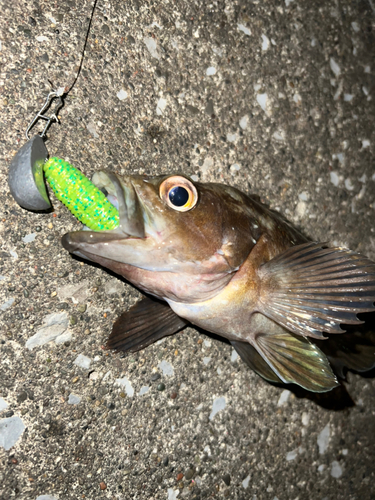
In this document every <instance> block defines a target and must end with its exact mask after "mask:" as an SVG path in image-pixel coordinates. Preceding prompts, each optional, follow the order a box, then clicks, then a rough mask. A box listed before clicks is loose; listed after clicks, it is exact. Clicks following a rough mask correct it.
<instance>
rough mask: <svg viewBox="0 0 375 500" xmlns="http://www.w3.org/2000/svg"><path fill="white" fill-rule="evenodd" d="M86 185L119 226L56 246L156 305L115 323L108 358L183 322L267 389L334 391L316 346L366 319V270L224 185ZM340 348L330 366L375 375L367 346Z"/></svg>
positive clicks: (143, 305) (373, 283)
mask: <svg viewBox="0 0 375 500" xmlns="http://www.w3.org/2000/svg"><path fill="white" fill-rule="evenodd" d="M93 182H94V183H95V184H97V185H98V186H99V187H105V189H106V191H107V192H108V193H109V194H111V195H112V196H115V197H116V198H117V202H118V206H119V216H120V225H119V228H118V229H117V230H116V231H113V232H111V233H98V232H87V231H78V232H74V233H68V234H66V235H64V237H63V240H62V243H63V246H64V247H65V248H66V249H67V250H69V251H70V252H72V253H75V254H78V255H80V256H81V257H85V256H86V257H88V258H89V259H90V260H91V261H94V262H98V263H99V264H101V265H103V266H104V267H107V268H109V269H111V270H112V271H114V272H116V273H117V274H119V275H121V276H123V277H125V278H126V279H127V280H129V281H130V282H132V283H134V284H135V285H136V286H137V287H138V288H140V289H141V290H143V291H145V292H147V293H149V294H151V295H152V296H153V297H156V298H157V299H161V300H159V301H158V300H151V299H149V298H145V299H143V300H142V301H140V302H139V303H138V304H136V305H135V306H134V307H132V308H131V309H130V310H129V311H127V312H126V313H124V314H123V315H122V316H120V318H119V319H118V320H117V322H116V323H115V325H114V328H113V331H112V334H111V336H110V337H109V339H108V341H107V347H108V348H111V349H117V350H123V351H127V350H128V351H137V350H139V349H141V348H143V347H146V346H147V345H149V344H151V343H153V342H155V341H156V340H158V339H160V338H162V337H165V336H166V335H171V334H173V333H175V332H177V331H178V330H181V329H182V328H184V327H185V326H186V325H187V324H189V323H191V324H194V325H197V326H199V327H201V328H204V329H205V330H208V331H210V332H213V333H216V334H219V335H221V336H223V337H225V338H227V339H228V340H229V341H230V342H231V344H232V345H233V347H234V348H235V349H236V350H237V352H238V353H239V354H240V356H241V358H242V359H243V360H244V361H245V362H246V363H247V364H248V365H249V366H250V367H251V368H252V369H253V370H254V371H256V372H257V373H258V374H260V375H261V376H262V377H264V378H265V379H267V380H269V381H272V382H282V383H295V384H298V385H300V386H302V387H304V388H305V389H308V390H310V391H314V392H325V391H328V390H330V389H332V388H334V387H335V386H336V385H337V384H338V382H337V379H336V376H335V374H334V373H333V371H332V369H331V366H330V363H329V360H330V361H331V362H334V361H335V360H334V358H335V356H336V354H335V355H332V351H329V352H328V354H327V356H329V360H328V358H327V356H326V355H325V354H324V352H323V350H324V349H323V347H322V344H323V345H324V344H328V343H330V342H334V341H335V339H342V338H343V336H341V335H336V334H339V333H342V332H343V330H342V329H341V327H340V324H341V323H344V324H357V323H359V322H360V321H359V320H358V318H357V316H356V314H357V313H362V312H366V311H372V310H374V301H375V263H374V262H372V261H370V260H369V259H367V258H366V257H364V256H361V255H359V254H357V253H355V252H351V251H350V250H348V249H345V248H340V247H333V248H330V247H329V246H328V245H324V244H319V243H313V242H310V241H308V240H307V239H306V238H305V237H304V236H303V235H302V234H301V233H300V232H299V231H297V230H296V229H294V228H293V227H292V226H291V225H290V224H288V223H287V222H286V221H284V220H283V219H282V218H281V217H280V216H279V215H278V214H276V213H274V212H271V211H270V210H268V209H267V208H266V207H265V206H263V205H262V204H260V203H258V202H257V201H255V200H254V199H252V198H251V197H249V196H247V195H245V194H244V193H241V192H240V191H238V190H237V189H234V188H231V187H229V186H225V185H219V184H201V183H193V182H192V181H191V180H190V179H189V178H187V177H184V176H181V175H173V176H163V177H156V178H147V177H141V176H128V177H124V178H120V177H118V176H117V175H116V174H113V173H106V172H100V173H98V174H95V175H94V177H93ZM325 334H328V335H330V339H329V340H324V339H325ZM346 335H349V336H350V335H351V334H349V333H348V334H346ZM353 338H354V336H353ZM317 344H319V347H318V345H317ZM341 347H342V349H341V353H342V354H343V355H342V356H341V354H340V351H339V350H338V351H337V352H338V353H339V354H337V356H336V357H339V358H340V356H341V361H342V360H344V361H343V363H344V364H345V366H346V367H349V368H354V369H356V370H360V369H361V370H366V369H369V368H371V367H372V366H374V365H375V347H374V345H373V344H369V345H365V346H362V347H361V348H354V347H350V351H349V350H348V349H347V348H346V347H345V345H343V344H341ZM362 348H363V349H362ZM362 354H363V356H362ZM335 366H336V367H337V366H339V367H340V365H339V363H336V364H335ZM342 366H343V364H342V365H341V369H342Z"/></svg>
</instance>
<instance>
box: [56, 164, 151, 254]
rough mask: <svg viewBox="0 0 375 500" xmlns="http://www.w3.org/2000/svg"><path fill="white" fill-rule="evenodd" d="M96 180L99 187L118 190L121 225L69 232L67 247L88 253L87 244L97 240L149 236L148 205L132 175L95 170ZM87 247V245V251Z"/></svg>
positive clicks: (66, 236) (102, 241)
mask: <svg viewBox="0 0 375 500" xmlns="http://www.w3.org/2000/svg"><path fill="white" fill-rule="evenodd" d="M92 182H93V184H94V185H95V186H97V187H98V188H99V189H100V188H103V187H104V188H106V189H107V191H108V192H110V193H111V194H115V196H116V198H117V201H118V212H119V225H118V226H117V227H116V228H115V229H111V230H107V231H83V230H81V231H74V232H70V233H66V234H64V236H63V237H62V239H61V243H62V245H63V247H64V248H65V249H66V250H68V251H69V252H70V253H74V254H75V255H79V256H80V257H84V255H83V253H81V250H82V247H83V245H84V246H85V247H86V248H87V245H94V244H96V243H104V242H108V243H109V242H110V241H114V240H117V241H118V240H125V239H127V240H128V239H144V238H146V234H145V221H144V210H145V209H144V206H143V203H142V201H141V197H140V196H139V193H138V191H137V189H136V186H135V185H134V184H133V182H132V180H131V178H130V177H125V178H120V177H119V176H118V175H117V174H115V173H113V172H108V171H99V172H97V173H95V174H94V176H93V179H92ZM108 188H109V189H108ZM86 251H87V250H86V249H85V253H86ZM86 258H87V257H86Z"/></svg>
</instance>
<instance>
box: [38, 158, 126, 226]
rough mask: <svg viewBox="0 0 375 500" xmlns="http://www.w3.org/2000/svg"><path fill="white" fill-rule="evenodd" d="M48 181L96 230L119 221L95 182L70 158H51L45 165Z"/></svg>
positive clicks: (75, 212)
mask: <svg viewBox="0 0 375 500" xmlns="http://www.w3.org/2000/svg"><path fill="white" fill-rule="evenodd" d="M43 170H44V174H45V177H46V181H47V182H48V183H49V185H50V186H51V188H52V190H53V192H54V193H55V196H56V198H58V199H59V200H60V201H61V202H62V203H64V205H65V206H66V207H67V208H68V209H69V210H70V212H71V213H72V214H73V215H74V216H75V217H77V219H78V220H79V221H81V222H82V224H84V225H85V226H87V227H88V228H90V229H91V230H93V231H108V230H111V229H115V228H116V227H117V226H118V225H119V214H118V210H117V209H116V207H114V206H113V205H112V204H111V203H110V202H109V201H108V200H107V198H106V197H105V195H104V193H102V192H101V191H100V190H99V189H98V188H97V187H96V186H94V184H93V183H92V182H90V181H89V180H88V179H87V177H85V176H84V175H83V174H82V172H80V171H79V170H77V169H76V168H74V167H73V166H72V165H70V164H69V163H68V162H67V161H64V160H60V159H59V158H50V159H49V160H47V161H46V163H45V164H44V166H43Z"/></svg>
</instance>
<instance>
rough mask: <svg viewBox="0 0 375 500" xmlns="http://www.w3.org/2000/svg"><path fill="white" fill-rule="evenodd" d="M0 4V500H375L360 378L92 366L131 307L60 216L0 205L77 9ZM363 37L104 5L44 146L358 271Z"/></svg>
mask: <svg viewBox="0 0 375 500" xmlns="http://www.w3.org/2000/svg"><path fill="white" fill-rule="evenodd" d="M0 7H1V15H0V43H1V46H0V94H1V97H0V130H1V135H0V158H1V163H0V166H1V171H0V176H1V177H0V178H1V188H0V189H1V204H0V210H1V218H0V231H1V254H0V256H1V272H0V280H1V281H0V309H1V316H0V322H1V331H0V353H1V354H0V356H1V359H0V363H1V364H0V498H1V500H8V499H19V500H21V499H22V500H23V499H30V500H36V499H38V500H47V499H48V500H53V499H58V500H65V499H80V498H86V499H101V498H103V499H104V498H105V499H130V498H131V499H132V498H134V499H168V500H173V499H176V498H178V499H180V498H181V499H182V498H186V499H205V498H218V499H221V498H233V499H238V500H239V499H243V500H245V499H257V500H262V499H269V500H275V499H278V500H285V499H293V500H295V499H305V498H309V499H314V500H315V499H317V500H323V499H326V500H335V499H345V500H349V499H350V500H354V499H360V500H367V499H370V498H374V495H375V493H374V486H373V485H374V479H375V472H374V469H375V466H374V464H375V451H374V441H375V437H374V436H375V412H374V401H375V379H374V378H371V377H367V378H364V377H360V376H359V375H355V374H349V375H348V383H345V384H344V387H345V388H346V390H347V394H346V393H345V389H342V390H339V391H335V392H334V393H330V394H328V395H326V396H320V397H309V396H308V394H307V393H305V392H302V391H292V392H289V390H286V389H285V388H280V387H274V386H272V385H270V384H268V383H266V382H264V381H263V380H261V379H260V378H259V377H258V376H257V375H255V374H254V373H252V372H251V371H250V370H249V369H248V368H247V367H246V366H245V365H244V364H243V363H242V362H241V361H240V359H238V358H237V357H236V355H235V354H234V353H233V352H232V348H231V347H230V346H229V345H228V344H226V343H224V342H221V341H220V340H218V339H216V338H212V337H209V336H206V335H204V333H203V332H198V331H196V330H194V329H192V328H190V329H187V330H186V331H184V332H182V333H180V334H177V335H175V336H173V337H170V338H168V339H166V340H164V341H162V342H160V343H158V344H157V345H153V346H151V347H149V348H147V349H145V350H144V351H141V352H140V353H138V354H132V355H125V356H121V355H118V354H112V353H108V352H106V351H103V350H102V348H101V346H102V344H103V342H104V340H105V338H106V336H107V335H108V334H109V332H110V329H111V325H112V323H113V321H114V320H115V319H116V317H117V316H118V315H119V314H120V313H121V312H122V311H123V310H124V309H126V308H128V307H129V305H131V304H133V303H134V302H135V301H136V300H137V299H138V298H139V297H140V294H139V293H138V292H137V291H136V290H135V289H134V288H133V287H131V286H130V285H128V284H126V283H124V282H122V281H120V280H119V279H117V278H116V277H115V276H113V275H110V274H109V273H107V272H106V271H105V270H103V269H101V268H99V267H97V266H92V265H90V264H88V263H83V262H82V261H80V260H79V259H75V258H72V257H71V256H70V255H69V254H68V253H67V252H66V251H64V250H63V248H62V247H61V245H60V238H61V236H62V235H63V234H64V233H65V232H67V231H69V230H72V229H74V228H78V227H79V224H78V222H77V221H76V220H75V219H74V217H73V216H72V215H70V214H69V213H68V211H67V210H66V209H65V208H64V207H63V206H62V205H61V204H60V203H59V202H58V201H57V200H56V199H54V198H53V205H54V210H53V211H51V212H50V213H31V212H27V211H25V210H23V209H21V208H20V207H19V206H18V205H17V204H16V203H15V202H14V200H13V199H12V197H11V195H10V194H9V189H8V186H7V169H8V167H9V163H10V161H11V159H12V157H13V156H14V154H15V153H16V151H17V150H18V149H19V148H20V146H21V145H22V144H24V142H25V138H24V131H25V128H26V125H27V124H28V122H29V121H30V120H31V119H32V117H33V116H34V114H35V113H36V111H37V110H38V109H39V108H40V106H41V104H42V102H43V100H44V99H45V97H46V95H47V93H48V90H49V84H48V81H47V79H48V78H49V79H50V80H51V81H52V82H53V83H54V84H55V85H58V86H62V85H66V84H67V83H69V82H70V81H71V79H72V75H73V73H74V68H76V67H77V65H78V64H79V53H80V51H81V48H82V44H83V41H84V34H85V30H86V27H87V24H88V16H89V14H90V5H89V4H88V2H87V1H82V2H81V1H78V0H65V1H64V0H63V1H61V2H54V1H47V0H45V1H43V0H39V1H38V0H30V1H26V0H25V1H21V0H14V1H9V0H0ZM374 29H375V5H374V1H373V0H356V1H349V0H336V1H333V0H332V1H328V0H321V1H318V0H311V1H302V0H284V1H281V0H280V1H277V0H264V1H259V0H253V1H251V0H242V1H241V0H234V1H226V2H225V1H215V0H211V1H210V0H207V1H205V0H199V1H195V0H189V1H187V2H185V1H182V0H176V1H170V0H144V1H141V0H128V1H124V2H123V1H121V0H112V1H110V2H109V1H107V0H99V2H98V6H97V10H96V12H95V15H94V19H93V25H92V30H91V33H90V35H89V40H88V45H87V52H86V57H85V61H84V66H83V71H82V74H81V76H80V78H79V80H78V81H77V84H76V86H75V87H74V89H73V90H72V92H71V93H70V95H69V96H68V98H67V99H66V103H65V106H64V108H63V109H61V110H60V113H59V115H60V117H61V124H60V125H57V124H55V125H53V126H52V127H51V129H50V132H49V133H48V141H47V143H46V145H47V148H48V150H49V153H50V155H51V156H52V155H56V156H59V157H61V158H64V159H66V160H69V161H70V162H71V163H72V164H73V165H75V166H77V167H79V168H80V169H82V170H83V171H84V172H85V174H86V175H91V174H92V173H93V172H94V171H95V170H97V169H98V168H103V167H106V168H109V169H113V170H115V171H116V172H119V173H134V172H136V173H147V174H151V175H152V174H160V173H169V172H175V171H176V170H177V171H182V172H184V173H185V174H189V175H192V176H195V177H193V178H194V179H200V180H202V181H213V180H215V181H219V182H225V183H228V184H231V185H233V186H236V187H238V188H240V189H242V190H243V191H245V192H250V191H251V192H252V193H254V194H256V195H258V196H259V197H260V199H261V200H262V201H263V202H264V203H265V204H266V205H268V206H270V207H271V208H273V209H274V210H278V211H280V212H281V213H283V214H284V215H285V216H286V217H287V218H288V219H289V220H290V221H291V222H293V223H294V224H295V225H296V226H297V227H299V228H301V229H302V230H303V231H304V232H305V234H307V235H309V236H310V237H311V238H313V239H314V240H320V241H334V242H336V243H338V244H343V245H346V246H349V247H350V248H352V249H353V250H357V251H360V252H362V253H364V254H366V255H368V256H369V257H370V258H373V259H375V233H374V227H375V225H374V214H375V200H374V192H375V169H374V165H375V160H374V151H375V134H374V130H375V127H374V114H375V106H374V103H375V95H374V92H375V88H374V72H375V58H374V52H375V50H374V47H375V37H374ZM38 130H40V126H39V128H38V127H36V129H35V131H38ZM163 388H164V390H162V389H163Z"/></svg>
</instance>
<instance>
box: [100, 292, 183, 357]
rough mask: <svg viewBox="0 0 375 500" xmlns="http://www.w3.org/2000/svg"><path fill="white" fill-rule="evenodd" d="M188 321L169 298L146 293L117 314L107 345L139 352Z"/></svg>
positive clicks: (180, 328)
mask: <svg viewBox="0 0 375 500" xmlns="http://www.w3.org/2000/svg"><path fill="white" fill-rule="evenodd" d="M186 325H188V322H187V321H185V320H184V319H182V318H180V317H179V316H177V314H175V313H174V312H173V311H172V309H171V308H170V307H169V305H168V304H167V303H166V302H162V301H160V300H156V299H151V298H149V297H144V298H143V299H142V300H140V301H139V302H137V303H136V304H135V305H134V306H132V307H131V308H130V309H129V310H128V311H126V312H124V313H123V314H121V316H120V317H119V318H117V320H116V321H115V323H114V325H113V328H112V332H111V334H110V336H109V337H108V339H107V342H106V344H105V348H106V349H115V350H116V351H130V352H136V351H139V350H140V349H143V348H144V347H147V346H148V345H150V344H153V343H154V342H156V341H157V340H160V339H162V338H164V337H167V336H168V335H173V334H174V333H176V332H178V331H180V330H182V329H183V328H185V326H186Z"/></svg>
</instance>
